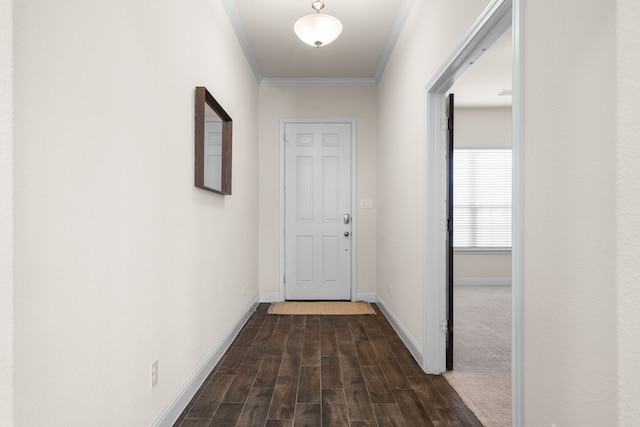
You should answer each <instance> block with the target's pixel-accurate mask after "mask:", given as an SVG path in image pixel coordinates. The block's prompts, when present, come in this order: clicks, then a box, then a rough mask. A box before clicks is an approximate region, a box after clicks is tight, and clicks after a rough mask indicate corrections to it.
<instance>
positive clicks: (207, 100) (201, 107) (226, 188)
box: [195, 86, 233, 195]
mask: <svg viewBox="0 0 640 427" xmlns="http://www.w3.org/2000/svg"><path fill="white" fill-rule="evenodd" d="M207 106H208V107H210V108H211V109H212V110H213V112H214V113H215V114H216V115H217V116H218V118H219V119H220V121H221V122H222V137H221V142H222V147H221V159H222V161H221V165H220V188H215V187H213V186H210V185H207V183H206V182H205V175H206V172H207V171H206V170H205V167H206V163H207V162H206V160H207V159H206V153H205V150H206V148H205V143H206V141H205V138H206V136H207V135H206V132H205V119H206V116H207V113H206V107H207ZM195 116H196V129H195V149H196V159H195V185H196V187H199V188H202V189H205V190H209V191H213V192H214V193H218V194H224V195H229V194H231V146H232V127H233V126H232V124H233V121H232V120H231V117H230V116H229V115H228V114H227V112H226V111H224V108H222V106H221V105H220V104H218V101H216V100H215V98H214V97H213V95H211V94H210V93H209V91H208V90H207V89H206V88H205V87H203V86H197V87H196V93H195ZM216 174H217V172H216ZM216 180H217V177H216Z"/></svg>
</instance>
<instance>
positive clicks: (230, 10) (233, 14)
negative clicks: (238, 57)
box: [222, 0, 264, 83]
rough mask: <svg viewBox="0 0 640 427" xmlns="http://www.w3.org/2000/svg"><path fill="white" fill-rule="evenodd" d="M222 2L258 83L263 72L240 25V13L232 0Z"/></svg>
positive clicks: (262, 77) (242, 26)
mask: <svg viewBox="0 0 640 427" xmlns="http://www.w3.org/2000/svg"><path fill="white" fill-rule="evenodd" d="M222 4H223V5H224V8H225V10H226V11H227V15H228V16H229V20H230V21H231V25H232V26H233V29H234V31H235V32H236V36H237V37H238V41H239V42H240V46H241V47H242V50H243V51H244V56H245V57H246V58H247V61H248V62H249V66H250V67H251V70H252V71H253V75H254V76H255V78H256V81H257V82H258V83H260V82H261V81H262V80H263V79H264V74H262V69H261V68H260V64H258V58H256V53H255V52H254V51H253V46H251V43H250V42H249V37H248V36H247V32H246V30H245V29H244V25H242V19H240V13H239V12H238V8H237V7H236V3H235V1H234V0H222Z"/></svg>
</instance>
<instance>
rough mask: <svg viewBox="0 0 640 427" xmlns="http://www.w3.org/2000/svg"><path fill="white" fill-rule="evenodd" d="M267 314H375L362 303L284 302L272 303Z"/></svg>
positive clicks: (367, 304) (369, 306) (371, 308)
mask: <svg viewBox="0 0 640 427" xmlns="http://www.w3.org/2000/svg"><path fill="white" fill-rule="evenodd" d="M268 313H269V314H300V315H314V314H318V315H349V314H376V311H375V310H374V309H373V307H371V304H369V303H368V302H364V301H356V302H349V301H304V302H301V301H285V302H274V303H272V304H271V306H270V307H269V311H268Z"/></svg>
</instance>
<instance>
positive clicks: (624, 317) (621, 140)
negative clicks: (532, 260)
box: [616, 0, 640, 427]
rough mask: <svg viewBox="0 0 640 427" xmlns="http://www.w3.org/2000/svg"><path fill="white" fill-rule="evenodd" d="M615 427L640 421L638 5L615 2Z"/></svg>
mask: <svg viewBox="0 0 640 427" xmlns="http://www.w3.org/2000/svg"><path fill="white" fill-rule="evenodd" d="M617 7H618V9H617V19H618V32H617V39H618V40H617V41H618V59H617V66H618V89H617V96H618V105H617V116H618V144H617V148H618V154H617V166H618V169H617V170H618V174H617V177H616V178H617V190H618V192H617V197H618V200H617V203H616V210H617V232H616V235H617V238H618V246H617V251H616V252H617V255H618V265H617V270H618V271H617V279H618V295H617V296H618V307H617V308H618V318H617V326H618V334H617V338H618V346H617V349H618V358H617V362H618V375H617V379H618V394H617V397H618V399H619V401H618V408H619V413H618V425H620V426H629V427H630V426H634V425H636V424H638V420H640V406H639V405H638V402H640V364H639V363H638V360H640V328H639V327H638V325H640V289H639V288H638V271H640V198H639V197H638V195H639V194H640V165H639V162H640V145H639V144H638V135H640V120H638V117H640V101H639V99H640V80H639V79H638V75H640V26H639V25H638V22H640V3H639V2H638V1H636V0H618V2H617Z"/></svg>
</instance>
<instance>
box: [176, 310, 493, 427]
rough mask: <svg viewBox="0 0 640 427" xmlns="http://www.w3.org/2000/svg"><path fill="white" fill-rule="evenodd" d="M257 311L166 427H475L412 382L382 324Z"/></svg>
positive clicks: (413, 371)
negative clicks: (179, 413) (170, 426)
mask: <svg viewBox="0 0 640 427" xmlns="http://www.w3.org/2000/svg"><path fill="white" fill-rule="evenodd" d="M267 309H268V304H260V305H259V306H258V308H257V310H256V312H255V313H254V314H253V315H252V316H251V318H250V319H249V321H248V322H247V324H246V325H245V326H244V327H243V329H242V331H241V332H240V334H239V335H238V337H237V338H236V339H235V341H234V342H233V344H232V346H231V347H230V348H229V350H228V351H227V352H226V353H225V355H224V356H223V358H222V360H221V361H220V363H218V365H217V366H216V367H215V368H214V370H213V371H212V372H211V374H210V375H209V377H208V378H207V380H206V381H205V382H204V384H203V385H202V387H201V388H200V390H198V393H196V395H195V397H194V398H193V400H192V401H191V402H190V403H189V405H188V406H187V408H186V409H185V411H184V412H183V413H182V415H181V416H180V418H179V419H178V421H177V422H176V423H175V424H174V427H178V426H180V427H204V426H225V427H226V426H266V427H276V426H325V427H327V426H331V427H334V426H336V427H337V426H351V427H354V426H358V427H368V426H380V427H382V426H409V427H414V426H435V427H445V426H446V427H454V426H455V427H460V426H482V424H480V422H479V421H478V420H477V418H476V417H475V416H474V415H473V413H472V412H471V411H470V410H469V409H468V408H467V407H466V406H465V405H464V403H463V402H462V400H460V397H459V396H458V395H457V394H456V392H455V391H454V390H453V389H452V388H451V387H450V386H449V384H448V383H447V382H446V380H445V379H444V378H443V377H441V376H437V375H426V374H424V373H423V372H422V370H421V369H420V367H419V366H418V364H417V363H416V361H415V360H414V359H413V357H412V356H411V353H409V351H408V350H407V348H406V347H405V346H404V344H403V343H402V341H401V340H400V337H398V335H397V334H396V333H395V331H394V330H393V328H392V327H391V325H390V324H389V322H388V321H387V319H386V318H385V317H384V315H382V313H381V312H380V310H379V308H378V307H376V311H377V312H378V313H379V314H378V315H376V316H372V315H364V316H280V315H268V314H267Z"/></svg>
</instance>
